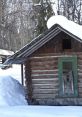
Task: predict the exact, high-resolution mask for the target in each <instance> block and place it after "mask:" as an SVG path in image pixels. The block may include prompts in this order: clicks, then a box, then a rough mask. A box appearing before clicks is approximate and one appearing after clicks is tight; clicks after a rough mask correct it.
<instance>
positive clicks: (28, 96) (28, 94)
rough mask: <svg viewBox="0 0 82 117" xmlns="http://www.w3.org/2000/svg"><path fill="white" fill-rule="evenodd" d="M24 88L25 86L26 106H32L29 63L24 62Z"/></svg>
mask: <svg viewBox="0 0 82 117" xmlns="http://www.w3.org/2000/svg"><path fill="white" fill-rule="evenodd" d="M25 86H26V100H27V101H28V104H32V79H31V68H30V61H29V60H27V61H26V62H25Z"/></svg>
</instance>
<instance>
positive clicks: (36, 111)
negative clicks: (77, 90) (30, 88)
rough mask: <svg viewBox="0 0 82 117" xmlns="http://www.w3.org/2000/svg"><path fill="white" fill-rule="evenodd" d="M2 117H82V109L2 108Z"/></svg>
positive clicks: (48, 107)
mask: <svg viewBox="0 0 82 117" xmlns="http://www.w3.org/2000/svg"><path fill="white" fill-rule="evenodd" d="M0 117H82V107H70V106H66V107H62V106H60V107H58V106H56V107H55V106H15V107H1V108H0Z"/></svg>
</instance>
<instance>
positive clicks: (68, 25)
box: [47, 15, 82, 39]
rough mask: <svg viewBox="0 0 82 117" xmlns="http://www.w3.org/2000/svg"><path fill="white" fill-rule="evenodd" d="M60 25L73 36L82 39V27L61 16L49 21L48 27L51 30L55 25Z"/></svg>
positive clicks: (53, 17)
mask: <svg viewBox="0 0 82 117" xmlns="http://www.w3.org/2000/svg"><path fill="white" fill-rule="evenodd" d="M55 24H58V25H60V26H61V27H62V28H64V29H65V30H67V31H69V32H70V33H72V34H73V35H75V36H77V37H78V38H80V39H82V26H81V25H79V24H76V23H75V22H73V21H70V20H68V19H67V18H66V17H64V16H61V15H56V16H52V17H51V18H49V20H48V21H47V27H48V29H50V28H51V27H52V26H53V25H55Z"/></svg>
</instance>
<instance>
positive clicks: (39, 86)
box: [32, 83, 59, 89]
mask: <svg viewBox="0 0 82 117" xmlns="http://www.w3.org/2000/svg"><path fill="white" fill-rule="evenodd" d="M56 87H59V83H55V84H32V88H33V89H55V88H56Z"/></svg>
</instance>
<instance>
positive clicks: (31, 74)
mask: <svg viewBox="0 0 82 117" xmlns="http://www.w3.org/2000/svg"><path fill="white" fill-rule="evenodd" d="M57 75H58V74H31V76H42V77H43V76H44V77H45V76H54V77H55V76H57Z"/></svg>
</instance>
